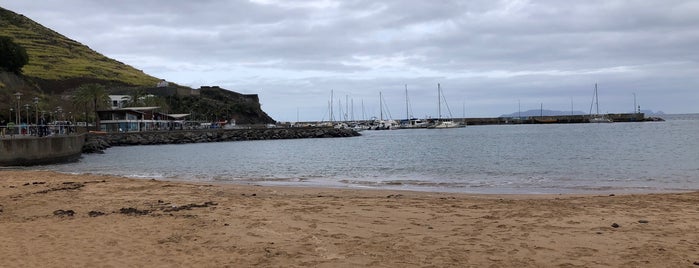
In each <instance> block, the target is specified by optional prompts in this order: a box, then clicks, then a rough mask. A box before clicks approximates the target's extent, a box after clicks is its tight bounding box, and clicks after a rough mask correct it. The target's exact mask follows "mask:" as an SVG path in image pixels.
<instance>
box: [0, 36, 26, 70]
mask: <svg viewBox="0 0 699 268" xmlns="http://www.w3.org/2000/svg"><path fill="white" fill-rule="evenodd" d="M27 63H29V55H27V50H25V49H24V47H22V46H20V45H18V44H16V43H15V42H14V41H13V40H12V38H10V37H7V36H0V71H2V70H4V71H8V72H13V73H17V74H19V73H21V72H22V67H24V65H26V64H27Z"/></svg>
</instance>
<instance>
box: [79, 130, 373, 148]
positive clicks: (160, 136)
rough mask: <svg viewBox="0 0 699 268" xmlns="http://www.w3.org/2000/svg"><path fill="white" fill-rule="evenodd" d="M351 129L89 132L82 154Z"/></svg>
mask: <svg viewBox="0 0 699 268" xmlns="http://www.w3.org/2000/svg"><path fill="white" fill-rule="evenodd" d="M359 135H360V134H359V133H358V132H356V131H354V130H351V129H335V128H269V129H206V130H186V131H149V132H129V133H106V134H104V133H90V134H88V136H87V140H86V141H85V145H84V146H83V153H102V152H103V150H104V149H107V148H109V147H111V146H128V145H154V144H182V143H199V142H222V141H246V140H276V139H305V138H336V137H353V136H359Z"/></svg>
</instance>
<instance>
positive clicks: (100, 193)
mask: <svg viewBox="0 0 699 268" xmlns="http://www.w3.org/2000/svg"><path fill="white" fill-rule="evenodd" d="M697 204H699V193H696V192H693V193H678V194H639V195H609V194H603V195H586V196H566V195H547V196H541V195H525V196H502V195H498V196H496V195H466V194H452V193H449V194H447V193H425V192H401V191H375V190H344V189H325V188H295V187H266V186H265V187H262V186H252V185H251V186H244V185H243V186H241V185H212V184H197V183H181V182H168V181H157V180H148V179H130V178H121V177H112V176H102V175H68V174H60V173H54V172H44V171H14V170H4V171H0V233H1V234H2V235H1V236H0V259H1V262H2V266H3V267H253V266H254V267H364V266H366V267H697V265H699V206H698V205H697Z"/></svg>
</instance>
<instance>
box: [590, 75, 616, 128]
mask: <svg viewBox="0 0 699 268" xmlns="http://www.w3.org/2000/svg"><path fill="white" fill-rule="evenodd" d="M593 106H595V107H596V111H595V114H594V115H593V114H592V107H593ZM589 122H590V123H612V122H613V121H612V120H611V119H609V118H608V117H607V116H605V115H603V114H599V98H598V96H597V83H595V93H594V95H593V96H592V104H590V120H589Z"/></svg>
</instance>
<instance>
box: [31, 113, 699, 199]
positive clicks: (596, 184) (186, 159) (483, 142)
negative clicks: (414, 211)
mask: <svg viewBox="0 0 699 268" xmlns="http://www.w3.org/2000/svg"><path fill="white" fill-rule="evenodd" d="M40 168H41V169H49V170H57V171H61V172H71V173H100V174H113V175H123V176H129V177H143V178H157V179H166V180H180V181H196V182H224V183H244V184H262V185H287V186H321V187H348V188H379V189H405V190H422V191H441V192H465V193H524V194H527V193H629V192H664V191H684V190H699V116H697V115H690V116H681V117H671V116H669V117H668V121H666V122H644V123H614V124H570V125H566V124H560V125H559V124H554V125H499V126H469V127H466V128H460V129H420V130H392V131H364V132H362V136H360V137H352V138H334V139H301V140H266V141H244V142H222V143H199V144H185V145H155V146H132V147H113V148H110V149H108V150H106V153H105V154H89V155H83V158H82V159H81V160H80V161H79V162H77V163H71V164H63V165H51V166H44V167H40Z"/></svg>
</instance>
